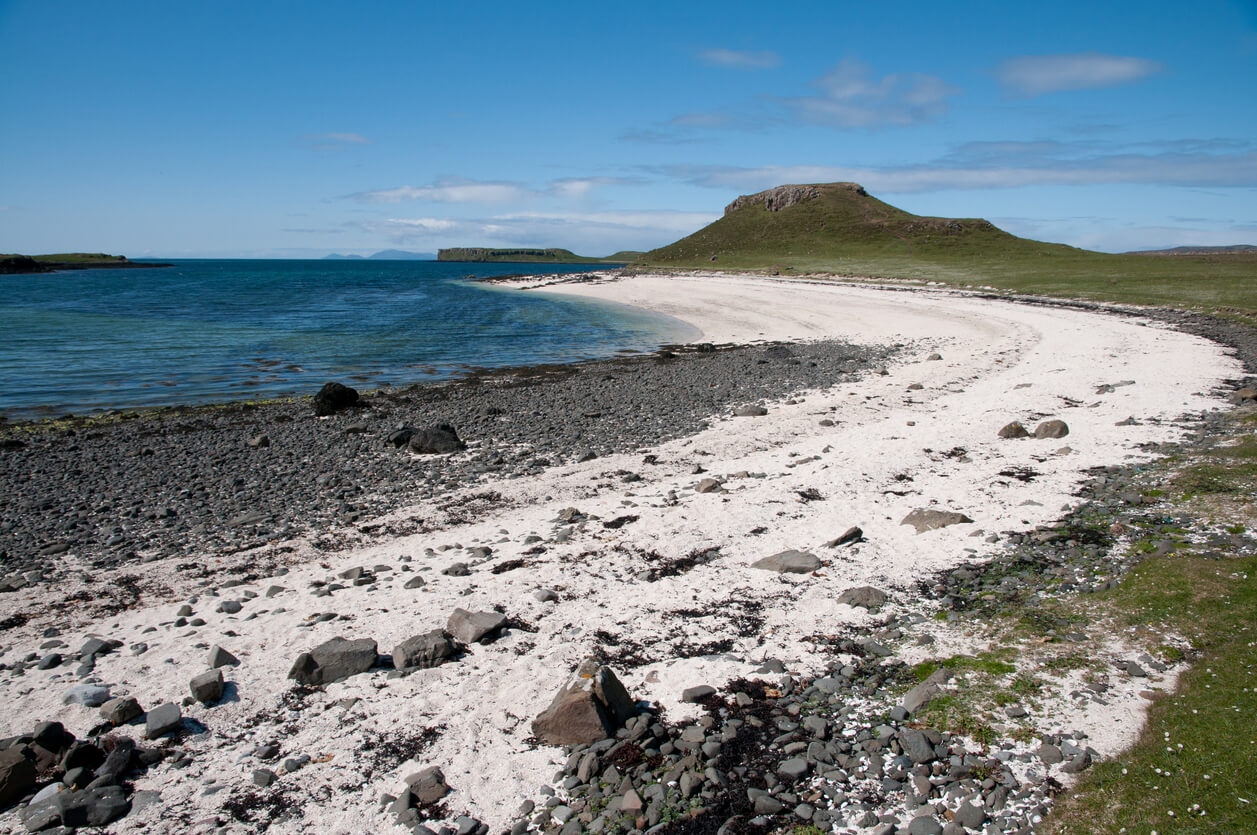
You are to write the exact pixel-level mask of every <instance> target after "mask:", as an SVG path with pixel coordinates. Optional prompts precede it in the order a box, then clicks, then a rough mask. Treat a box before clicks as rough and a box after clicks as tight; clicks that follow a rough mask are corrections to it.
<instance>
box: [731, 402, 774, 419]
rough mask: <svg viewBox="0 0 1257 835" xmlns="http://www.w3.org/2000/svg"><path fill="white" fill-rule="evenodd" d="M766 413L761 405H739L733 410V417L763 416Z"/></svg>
mask: <svg viewBox="0 0 1257 835" xmlns="http://www.w3.org/2000/svg"><path fill="white" fill-rule="evenodd" d="M766 414H768V410H767V409H765V408H764V407H763V406H757V405H753V404H752V405H749V406H739V407H738V408H736V409H734V410H733V416H734V417H763V416H764V415H766Z"/></svg>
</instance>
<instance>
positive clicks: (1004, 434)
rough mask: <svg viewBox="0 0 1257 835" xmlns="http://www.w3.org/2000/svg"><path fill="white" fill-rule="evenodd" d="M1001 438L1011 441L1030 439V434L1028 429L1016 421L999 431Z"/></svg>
mask: <svg viewBox="0 0 1257 835" xmlns="http://www.w3.org/2000/svg"><path fill="white" fill-rule="evenodd" d="M999 436H1000V437H1001V438H1009V439H1011V438H1029V437H1030V432H1029V431H1028V430H1027V429H1026V427H1024V426H1022V425H1021V424H1020V423H1018V422H1017V421H1015V420H1014V421H1013V422H1012V423H1010V424H1007V425H1006V426H1005V427H1004V428H1003V429H1001V430H1000V431H999Z"/></svg>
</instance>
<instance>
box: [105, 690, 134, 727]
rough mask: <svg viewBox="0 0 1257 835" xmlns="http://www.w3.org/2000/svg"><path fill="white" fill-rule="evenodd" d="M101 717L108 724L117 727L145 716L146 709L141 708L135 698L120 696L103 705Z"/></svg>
mask: <svg viewBox="0 0 1257 835" xmlns="http://www.w3.org/2000/svg"><path fill="white" fill-rule="evenodd" d="M100 715H101V717H102V718H103V719H104V720H105V721H106V722H108V723H109V724H111V725H113V726H114V727H117V726H118V725H125V724H126V723H128V722H130V721H131V720H132V719H138V718H139V717H140V716H143V715H144V708H142V707H140V703H139V701H137V700H136V698H135V697H134V696H119V697H118V698H116V699H110V700H109V701H107V702H105V703H104V704H103V705H101V706H100Z"/></svg>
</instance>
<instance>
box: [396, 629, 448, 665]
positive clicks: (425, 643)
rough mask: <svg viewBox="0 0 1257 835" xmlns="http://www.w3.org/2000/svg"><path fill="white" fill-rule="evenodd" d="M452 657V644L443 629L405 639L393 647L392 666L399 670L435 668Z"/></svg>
mask: <svg viewBox="0 0 1257 835" xmlns="http://www.w3.org/2000/svg"><path fill="white" fill-rule="evenodd" d="M453 655H454V643H453V641H451V640H450V636H449V634H448V633H446V631H445V630H444V629H433V630H432V631H431V632H425V633H423V634H422V635H415V636H414V637H413V638H407V639H406V640H404V641H402V642H401V643H400V644H398V645H397V646H395V647H393V666H394V667H396V668H397V669H399V670H410V669H422V668H427V667H437V666H440V665H441V664H444V663H445V662H446V661H448V660H449V659H450V657H451V656H453Z"/></svg>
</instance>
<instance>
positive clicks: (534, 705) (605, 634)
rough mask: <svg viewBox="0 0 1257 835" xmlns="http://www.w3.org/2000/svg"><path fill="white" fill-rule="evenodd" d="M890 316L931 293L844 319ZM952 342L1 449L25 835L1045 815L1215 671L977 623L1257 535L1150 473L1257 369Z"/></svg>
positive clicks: (1041, 625) (430, 390)
mask: <svg viewBox="0 0 1257 835" xmlns="http://www.w3.org/2000/svg"><path fill="white" fill-rule="evenodd" d="M817 292H818V293H820V292H826V291H817ZM887 297H894V298H892V300H891V302H890V303H889V304H887V306H885V307H884V308H876V309H884V310H886V311H889V312H890V313H893V314H894V315H897V316H903V317H908V316H910V315H913V314H912V310H911V306H912V305H915V304H920V303H921V301H920V300H919V299H917V298H915V297H909V296H908V295H907V294H904V296H903V298H899V297H898V294H885V293H883V294H880V295H879V294H877V293H876V292H866V291H858V292H856V293H854V294H850V295H840V296H838V297H837V302H836V303H835V304H834V306H832V307H830V308H820V307H818V308H817V310H816V311H815V312H816V315H817V317H818V318H821V319H823V318H824V317H826V316H828V317H831V318H837V317H839V316H840V315H841V311H843V310H847V309H853V310H855V311H856V313H854V314H852V315H853V316H854V315H860V316H863V315H864V313H865V311H866V309H865V308H862V307H860V305H862V304H866V303H869V304H878V305H881V304H883V302H882V299H883V298H887ZM815 298H816V299H817V300H823V299H824V298H826V297H825V296H823V295H818V296H816V297H815ZM869 300H872V301H871V302H870V301H869ZM741 301H743V302H744V303H745V301H746V300H745V299H741ZM724 303H725V304H726V305H730V306H731V305H732V302H731V301H729V300H725V301H724ZM868 309H874V308H868ZM740 312H741V311H738V310H730V311H729V315H730V316H733V315H736V314H738V313H740ZM792 315H793V309H792ZM921 315H922V317H923V318H922V319H921V321H925V319H926V318H927V317H928V318H929V319H930V320H934V319H939V320H947V321H950V322H952V323H953V325H949V326H948V327H950V328H951V329H950V330H948V329H940V330H938V331H935V332H929V333H926V332H921V333H920V334H919V338H917V339H906V338H902V337H898V336H895V335H894V334H893V333H891V329H889V328H885V327H884V325H883V323H881V322H878V321H876V320H870V319H867V318H865V319H861V320H859V321H860V322H863V324H862V325H861V327H864V328H865V329H866V331H868V332H873V331H877V335H876V338H870V339H868V340H867V344H866V345H865V346H859V345H855V344H850V343H842V342H834V341H832V340H829V341H807V342H785V341H777V340H778V339H779V338H781V337H784V336H786V335H787V334H785V333H783V332H779V331H773V330H772V329H771V328H768V327H763V326H761V327H760V328H759V330H760V331H762V332H764V334H765V337H766V338H768V339H770V340H773V341H768V342H763V343H761V344H756V345H749V346H746V345H744V346H742V347H727V346H721V347H714V346H706V345H700V346H688V347H674V348H671V349H665V350H663V351H661V352H660V353H658V354H656V355H652V356H647V357H631V358H625V359H623V360H616V361H611V362H603V363H589V364H583V365H578V366H570V367H558V368H538V369H519V370H515V371H512V372H504V373H501V374H484V375H477V376H475V377H474V378H472V379H469V380H466V381H462V382H458V383H453V384H448V385H444V386H436V387H422V388H415V389H405V390H387V391H383V392H378V393H373V394H370V395H368V396H365V397H364V398H362V400H361V401H360V403H359V404H357V405H344V404H340V403H336V404H330V405H329V406H328V407H327V408H322V409H320V411H325V412H329V414H326V415H324V416H317V415H316V414H315V408H314V407H313V406H312V405H311V403H310V402H309V401H300V402H292V403H281V404H268V405H261V406H257V407H252V406H243V405H234V406H224V407H216V408H207V409H199V410H188V411H180V412H172V413H167V414H161V415H149V416H142V417H128V416H122V415H117V416H112V417H111V418H110V419H108V420H103V421H102V420H97V421H63V422H57V423H47V424H41V425H12V426H7V427H5V428H4V429H3V432H2V434H0V439H2V441H0V442H2V443H3V446H4V449H3V451H0V490H3V491H6V492H5V495H3V496H2V497H0V498H3V506H4V511H3V514H4V515H3V516H2V517H0V535H2V536H3V540H2V541H3V543H4V544H3V559H4V561H5V576H4V580H3V582H4V584H5V586H4V588H5V591H4V592H3V593H0V604H3V605H4V606H5V607H6V608H5V617H4V619H3V621H0V698H4V699H5V700H6V703H9V704H12V705H16V706H17V710H16V714H15V716H14V717H12V718H11V719H10V720H8V721H6V722H5V723H4V726H3V728H0V733H7V734H10V736H9V737H7V738H5V739H2V740H0V749H3V750H2V751H0V804H2V805H3V808H4V809H7V810H8V811H3V810H0V825H8V826H10V828H12V829H14V830H16V831H23V830H26V831H53V830H55V829H56V828H58V827H62V828H68V829H72V828H79V827H82V826H89V825H91V826H95V825H107V826H109V827H111V829H110V831H118V832H122V831H140V830H144V831H150V832H153V831H155V832H176V831H177V832H189V831H190V832H219V831H228V832H235V831H249V832H252V831H272V832H301V831H313V830H315V829H318V830H319V831H328V832H368V831H369V832H377V831H397V832H399V833H400V832H414V833H419V835H428V833H440V835H455V834H456V833H457V835H472V834H473V833H476V834H477V835H479V833H495V835H497V833H506V832H511V833H525V832H546V833H554V832H558V833H562V835H574V833H580V832H638V833H642V832H653V833H670V834H671V833H724V835H734V833H766V835H767V833H785V832H792V833H796V835H802V833H818V832H835V833H851V835H854V834H855V833H861V834H862V833H876V835H892V833H894V834H895V835H898V833H907V835H939V833H945V835H961V833H966V832H983V833H1011V832H1018V833H1020V832H1032V831H1034V828H1035V827H1036V825H1037V824H1038V822H1039V821H1040V820H1041V819H1042V817H1043V815H1044V814H1045V813H1046V811H1047V809H1048V808H1049V807H1050V805H1051V802H1052V798H1053V796H1054V795H1055V794H1056V793H1057V792H1059V791H1060V790H1061V789H1062V787H1064V786H1067V785H1068V784H1069V783H1070V781H1071V780H1072V779H1073V775H1076V774H1078V773H1080V772H1082V771H1085V770H1087V769H1088V768H1089V767H1090V765H1091V763H1092V762H1094V761H1096V760H1098V759H1100V758H1103V757H1109V756H1112V755H1114V754H1115V753H1116V752H1117V751H1120V750H1121V748H1122V747H1123V746H1124V745H1125V744H1128V743H1129V740H1130V739H1131V735H1132V734H1133V733H1134V732H1135V731H1136V730H1137V727H1138V721H1139V716H1140V715H1141V714H1140V710H1141V708H1140V705H1141V704H1142V703H1143V701H1141V700H1146V696H1145V695H1141V694H1146V693H1148V692H1150V691H1152V690H1158V689H1164V688H1170V687H1172V686H1173V683H1174V677H1175V675H1176V674H1177V671H1178V670H1179V669H1181V659H1180V658H1172V657H1168V656H1165V655H1163V654H1160V653H1158V652H1155V651H1153V652H1150V651H1148V650H1145V649H1142V648H1140V647H1139V646H1138V645H1136V644H1133V643H1131V642H1129V641H1126V640H1125V639H1124V638H1123V637H1122V636H1120V635H1113V634H1110V633H1109V631H1108V630H1106V629H1105V627H1104V625H1103V624H1099V623H1095V624H1091V623H1085V622H1080V621H1070V622H1056V621H1053V620H1052V619H1051V618H1046V617H1038V618H1034V617H1032V618H1031V619H1030V631H1029V633H1027V635H1026V636H1025V638H1024V642H1023V643H1018V644H1016V645H1012V644H1010V645H1008V646H1007V647H1004V649H1005V650H1006V651H1002V652H991V651H990V647H989V644H988V643H984V642H983V639H982V637H981V635H980V634H979V633H981V626H982V624H983V623H986V622H988V621H989V620H992V619H995V618H996V617H997V616H999V615H1000V614H1001V613H1007V612H1010V611H1017V612H1019V613H1020V612H1023V611H1033V610H1034V608H1035V607H1036V606H1037V605H1038V603H1039V602H1041V601H1046V600H1051V599H1056V598H1060V597H1067V596H1076V595H1082V594H1087V593H1089V592H1093V591H1096V590H1100V589H1104V588H1107V587H1110V586H1111V585H1112V584H1115V583H1120V582H1121V578H1122V576H1123V574H1124V572H1125V571H1127V570H1128V569H1129V567H1130V566H1131V565H1133V564H1134V563H1135V562H1136V561H1137V560H1138V559H1139V557H1140V554H1141V553H1143V551H1140V550H1136V549H1133V548H1132V537H1131V536H1130V535H1129V533H1126V531H1130V530H1136V529H1137V530H1139V531H1140V532H1141V534H1142V535H1146V536H1151V537H1152V538H1153V540H1156V539H1157V537H1159V536H1164V537H1165V538H1166V540H1167V541H1168V539H1169V538H1170V537H1172V536H1182V535H1183V534H1182V531H1183V530H1186V529H1189V528H1190V529H1191V531H1192V536H1194V537H1195V538H1196V539H1197V540H1198V541H1199V542H1201V543H1206V544H1208V543H1213V544H1212V545H1211V546H1210V547H1217V548H1226V549H1231V550H1234V551H1237V552H1242V553H1248V552H1251V551H1252V550H1253V549H1254V548H1255V547H1257V543H1255V542H1254V541H1252V539H1251V538H1250V537H1248V536H1246V535H1242V534H1233V533H1229V532H1225V531H1216V530H1210V529H1207V526H1203V527H1202V524H1201V523H1199V522H1198V521H1196V520H1191V519H1188V518H1185V517H1182V518H1180V517H1179V516H1175V515H1173V514H1171V513H1169V512H1167V511H1166V510H1165V509H1164V508H1159V507H1157V506H1155V504H1154V500H1153V499H1151V498H1149V496H1150V495H1151V494H1150V492H1149V489H1148V488H1149V487H1150V485H1148V484H1147V483H1146V482H1145V479H1146V476H1145V474H1144V473H1145V468H1146V467H1147V466H1148V463H1149V462H1150V461H1151V460H1153V458H1155V457H1156V456H1157V455H1163V454H1166V453H1167V452H1169V451H1171V450H1172V448H1173V445H1174V444H1182V445H1188V446H1190V445H1192V444H1202V443H1207V442H1208V440H1209V439H1210V438H1211V437H1212V436H1213V435H1215V434H1216V433H1218V432H1221V431H1223V430H1224V428H1225V426H1226V419H1227V414H1228V412H1229V410H1230V409H1231V408H1233V407H1234V406H1236V405H1238V407H1239V408H1251V406H1250V405H1249V402H1250V401H1251V397H1250V396H1249V395H1248V394H1246V393H1245V390H1246V386H1247V384H1249V383H1251V376H1250V377H1248V378H1245V377H1244V374H1245V373H1247V374H1248V375H1251V374H1252V373H1253V371H1254V358H1255V357H1257V350H1255V348H1257V345H1255V344H1254V341H1253V340H1252V339H1251V336H1250V335H1249V332H1248V331H1247V330H1245V329H1243V328H1242V327H1237V326H1232V325H1230V324H1229V323H1227V322H1225V321H1222V320H1211V319H1207V318H1203V317H1196V316H1189V315H1185V314H1156V315H1157V316H1160V317H1161V318H1162V321H1161V322H1160V323H1157V322H1155V321H1153V322H1152V325H1151V326H1149V325H1148V323H1149V321H1151V320H1149V319H1148V318H1147V317H1144V318H1141V319H1139V320H1131V321H1126V320H1123V319H1119V318H1113V319H1109V318H1107V317H1100V316H1097V315H1096V314H1095V313H1094V312H1089V311H1086V310H1073V309H1068V308H1065V307H1057V306H1056V303H1052V304H1051V305H1049V306H1045V307H1038V308H1033V309H1031V308H1025V307H1021V306H1011V305H1008V304H1006V303H1004V302H972V301H966V300H956V301H944V302H942V303H939V304H936V305H924V304H923V305H922V314H921ZM948 317H950V319H949V318H948ZM852 322H856V320H855V319H851V320H849V321H848V324H849V325H851V323H852ZM1105 322H1111V326H1110V327H1108V328H1107V330H1101V329H1099V328H1098V327H1097V326H1098V325H1099V324H1101V323H1105ZM1171 323H1172V324H1173V325H1174V327H1175V328H1178V329H1181V330H1189V331H1193V332H1196V333H1202V334H1206V335H1208V336H1209V337H1211V338H1213V339H1215V340H1224V341H1227V342H1228V343H1229V344H1230V345H1231V346H1232V348H1233V349H1234V351H1235V353H1236V354H1237V355H1238V357H1239V359H1240V360H1241V361H1242V363H1243V364H1244V366H1245V370H1240V368H1239V365H1238V364H1237V363H1235V362H1233V361H1224V360H1223V359H1222V358H1220V357H1219V355H1218V353H1217V352H1216V349H1213V348H1211V347H1210V346H1208V345H1207V344H1205V343H1202V342H1200V341H1196V340H1190V339H1187V338H1185V337H1182V336H1181V335H1180V334H1177V333H1175V332H1173V331H1171V330H1168V329H1163V327H1164V326H1165V325H1167V324H1171ZM835 327H838V326H835ZM850 330H851V333H852V337H851V338H852V339H853V340H854V341H856V342H858V341H860V332H859V328H858V327H856V326H855V325H851V327H850ZM1088 357H1091V358H1103V360H1104V361H1100V360H1099V359H1097V360H1096V362H1094V363H1093V364H1088V363H1087V358H1088ZM1228 396H1229V397H1230V399H1231V400H1232V401H1233V403H1227V400H1226V398H1227V397H1228ZM1013 423H1023V424H1024V425H1025V426H1026V427H1027V429H1028V430H1030V431H1029V432H1028V433H1025V435H1026V436H1024V437H1023V436H1021V433H1016V432H1004V431H1001V427H1004V428H1005V429H1007V427H1008V426H1010V425H1012V424H1013ZM1036 428H1037V429H1039V431H1038V432H1036V431H1035V430H1036ZM1036 435H1037V437H1036ZM464 444H465V446H466V448H463V445H464ZM432 449H439V450H441V451H438V452H431V451H430V450H432ZM1154 544H1155V542H1154ZM1040 639H1043V640H1040ZM986 640H987V641H989V638H987V639H986ZM1084 662H1085V663H1084ZM1053 670H1055V671H1056V672H1050V671H1053ZM973 694H986V695H988V696H990V697H991V698H992V699H993V700H994V701H993V702H992V704H993V705H995V706H996V710H997V714H998V715H997V716H996V717H995V718H992V719H986V720H984V721H983V722H981V723H975V722H974V721H972V720H970V719H966V718H964V717H962V716H960V715H959V714H958V713H957V711H958V710H959V707H960V705H961V702H962V701H963V699H964V698H965V697H966V696H971V695H973Z"/></svg>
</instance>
